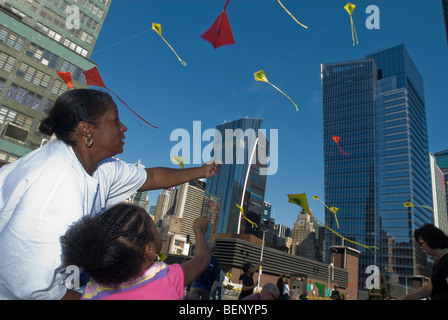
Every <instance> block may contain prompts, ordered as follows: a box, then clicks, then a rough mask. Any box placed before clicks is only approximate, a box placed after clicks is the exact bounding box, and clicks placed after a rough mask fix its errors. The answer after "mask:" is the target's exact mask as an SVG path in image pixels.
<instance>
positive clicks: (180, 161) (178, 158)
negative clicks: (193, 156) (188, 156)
mask: <svg viewBox="0 0 448 320" xmlns="http://www.w3.org/2000/svg"><path fill="white" fill-rule="evenodd" d="M173 162H175V163H177V164H178V165H179V166H180V167H181V168H182V169H183V168H184V158H182V157H181V156H176V155H174V156H173Z"/></svg>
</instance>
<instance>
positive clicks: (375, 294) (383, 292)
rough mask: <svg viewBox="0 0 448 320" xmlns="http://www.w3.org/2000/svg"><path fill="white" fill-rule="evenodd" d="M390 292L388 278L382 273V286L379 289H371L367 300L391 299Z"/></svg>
mask: <svg viewBox="0 0 448 320" xmlns="http://www.w3.org/2000/svg"><path fill="white" fill-rule="evenodd" d="M390 298H391V297H390V292H389V288H388V287H387V283H386V279H385V278H384V276H383V275H382V274H381V275H380V286H379V288H378V289H375V288H372V289H370V290H369V296H368V297H367V300H390Z"/></svg>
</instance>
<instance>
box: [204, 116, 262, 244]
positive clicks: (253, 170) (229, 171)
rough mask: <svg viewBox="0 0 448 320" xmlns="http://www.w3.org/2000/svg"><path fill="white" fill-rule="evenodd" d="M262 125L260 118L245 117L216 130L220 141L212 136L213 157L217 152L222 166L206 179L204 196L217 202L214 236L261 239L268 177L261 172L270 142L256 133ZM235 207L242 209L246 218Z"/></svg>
mask: <svg viewBox="0 0 448 320" xmlns="http://www.w3.org/2000/svg"><path fill="white" fill-rule="evenodd" d="M262 123H263V120H261V119H249V118H244V119H239V120H236V121H232V122H227V123H224V124H221V125H219V126H217V127H216V129H217V131H218V132H219V133H220V136H221V137H222V139H221V141H219V139H216V136H215V145H214V154H213V156H214V157H215V159H216V158H217V157H218V153H219V154H220V155H219V157H220V158H221V159H222V161H223V162H224V164H223V165H221V167H220V169H219V171H218V173H217V174H216V175H215V176H213V177H212V178H211V179H208V180H207V186H206V193H207V194H210V195H213V196H214V197H216V198H219V200H220V208H219V212H216V213H215V217H214V221H216V226H212V228H213V229H214V230H216V232H217V233H251V234H254V235H256V236H259V237H261V236H262V233H261V232H262V231H261V228H260V226H261V222H262V216H263V204H264V194H265V189H266V179H267V176H266V175H264V174H262V172H261V171H260V170H262V169H263V168H265V167H266V163H267V161H266V160H267V159H266V158H267V152H268V149H269V142H268V141H267V139H266V137H265V135H263V134H262V132H260V131H259V129H261V125H262ZM219 157H218V158H219ZM236 205H239V206H241V207H242V208H243V211H244V216H245V217H246V218H247V219H244V217H243V216H242V214H241V213H240V210H239V208H238V207H237V206H236ZM251 222H252V223H251ZM253 223H254V224H253ZM255 224H256V225H255Z"/></svg>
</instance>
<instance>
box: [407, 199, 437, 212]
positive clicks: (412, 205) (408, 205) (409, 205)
mask: <svg viewBox="0 0 448 320" xmlns="http://www.w3.org/2000/svg"><path fill="white" fill-rule="evenodd" d="M403 205H404V206H405V207H406V208H409V207H422V208H426V209H428V210H431V211H433V209H432V208H431V207H427V206H421V205H417V204H412V203H410V202H409V201H408V202H405V203H403Z"/></svg>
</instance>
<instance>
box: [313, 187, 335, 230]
mask: <svg viewBox="0 0 448 320" xmlns="http://www.w3.org/2000/svg"><path fill="white" fill-rule="evenodd" d="M313 199H316V200H318V201H320V202H322V203H323V204H324V206H325V207H327V209H328V210H330V211H331V212H333V213H334V218H335V220H336V225H337V226H338V229H339V222H338V217H337V216H336V212H338V210H339V209H338V208H336V207H329V206H327V204H326V203H325V202H323V201H322V200H320V199H319V197H318V196H317V195H316V196H313Z"/></svg>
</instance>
